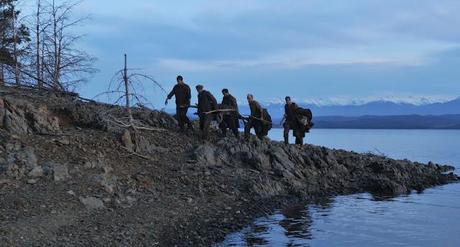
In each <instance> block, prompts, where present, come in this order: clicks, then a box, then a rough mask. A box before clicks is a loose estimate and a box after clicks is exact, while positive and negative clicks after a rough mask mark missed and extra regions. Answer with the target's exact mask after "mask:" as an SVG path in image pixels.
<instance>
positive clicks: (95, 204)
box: [79, 197, 105, 210]
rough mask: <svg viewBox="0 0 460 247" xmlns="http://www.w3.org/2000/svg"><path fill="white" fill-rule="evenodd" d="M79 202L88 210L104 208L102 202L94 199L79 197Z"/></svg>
mask: <svg viewBox="0 0 460 247" xmlns="http://www.w3.org/2000/svg"><path fill="white" fill-rule="evenodd" d="M79 199H80V202H81V203H82V204H83V205H85V207H86V208H87V209H88V210H98V209H103V208H105V206H104V202H103V201H102V200H101V199H98V198H96V197H80V198H79Z"/></svg>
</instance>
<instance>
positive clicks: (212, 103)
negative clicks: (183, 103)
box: [196, 85, 218, 140]
mask: <svg viewBox="0 0 460 247" xmlns="http://www.w3.org/2000/svg"><path fill="white" fill-rule="evenodd" d="M196 91H197V92H198V106H197V108H198V116H199V117H200V129H201V133H202V137H203V139H205V140H206V139H207V138H208V133H209V126H210V124H211V121H212V120H213V119H215V117H216V113H217V110H218V105H217V101H216V98H214V96H213V95H212V94H211V93H210V92H208V91H206V90H204V87H203V86H202V85H197V86H196Z"/></svg>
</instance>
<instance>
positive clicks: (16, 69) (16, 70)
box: [11, 5, 21, 86]
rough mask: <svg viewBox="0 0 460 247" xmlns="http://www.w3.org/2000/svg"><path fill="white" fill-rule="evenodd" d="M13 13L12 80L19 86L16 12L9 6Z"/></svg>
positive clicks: (12, 6)
mask: <svg viewBox="0 0 460 247" xmlns="http://www.w3.org/2000/svg"><path fill="white" fill-rule="evenodd" d="M11 8H12V11H13V20H12V21H13V59H14V79H15V82H16V85H17V86H19V85H20V84H21V82H20V78H19V76H20V74H19V64H18V38H17V36H18V35H17V28H16V10H15V8H14V5H11Z"/></svg>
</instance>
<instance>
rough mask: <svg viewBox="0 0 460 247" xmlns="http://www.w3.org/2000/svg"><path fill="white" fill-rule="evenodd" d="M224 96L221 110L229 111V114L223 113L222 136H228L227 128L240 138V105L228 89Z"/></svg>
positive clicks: (223, 91)
mask: <svg viewBox="0 0 460 247" xmlns="http://www.w3.org/2000/svg"><path fill="white" fill-rule="evenodd" d="M222 94H223V95H224V97H223V99H222V103H221V104H220V109H222V110H228V112H223V113H222V115H223V117H222V122H220V124H219V128H220V129H221V130H222V135H223V136H225V135H226V134H227V128H228V129H230V130H231V131H232V132H233V134H234V135H235V136H236V137H238V134H239V132H238V128H239V127H240V122H239V120H238V117H239V111H238V103H237V102H236V99H235V97H233V96H232V95H231V94H230V93H229V92H228V89H226V88H225V89H223V90H222ZM232 110H233V111H232Z"/></svg>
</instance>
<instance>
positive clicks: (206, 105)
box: [198, 90, 218, 115]
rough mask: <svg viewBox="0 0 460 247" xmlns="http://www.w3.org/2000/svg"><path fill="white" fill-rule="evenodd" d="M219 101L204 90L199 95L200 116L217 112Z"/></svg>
mask: <svg viewBox="0 0 460 247" xmlns="http://www.w3.org/2000/svg"><path fill="white" fill-rule="evenodd" d="M217 109H218V105H217V100H216V98H214V96H213V95H212V94H211V93H210V92H208V91H206V90H203V91H202V92H201V93H199V94H198V114H199V115H201V114H202V113H205V112H209V111H213V110H217Z"/></svg>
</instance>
